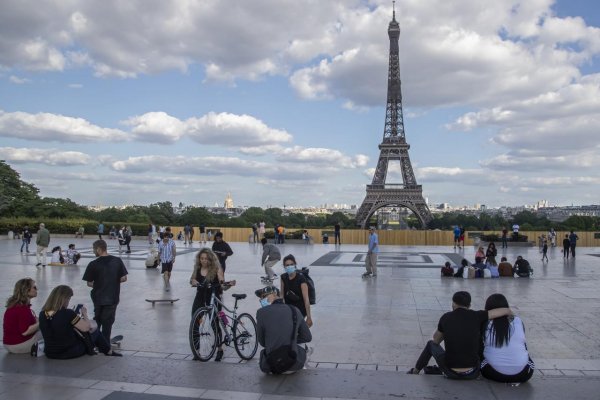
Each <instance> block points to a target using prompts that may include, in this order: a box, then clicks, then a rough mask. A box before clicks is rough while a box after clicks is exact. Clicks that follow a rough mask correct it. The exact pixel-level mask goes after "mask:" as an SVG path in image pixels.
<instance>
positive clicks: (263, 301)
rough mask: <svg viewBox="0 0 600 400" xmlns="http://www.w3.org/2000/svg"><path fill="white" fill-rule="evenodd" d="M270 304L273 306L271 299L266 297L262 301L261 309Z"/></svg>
mask: <svg viewBox="0 0 600 400" xmlns="http://www.w3.org/2000/svg"><path fill="white" fill-rule="evenodd" d="M269 304H271V303H269V299H267V298H266V297H265V298H264V299H260V306H261V307H266V306H268V305H269Z"/></svg>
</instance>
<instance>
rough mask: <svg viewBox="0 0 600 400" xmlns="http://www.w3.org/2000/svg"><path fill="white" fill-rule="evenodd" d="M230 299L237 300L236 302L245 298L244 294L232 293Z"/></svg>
mask: <svg viewBox="0 0 600 400" xmlns="http://www.w3.org/2000/svg"><path fill="white" fill-rule="evenodd" d="M231 297H233V298H234V299H238V300H242V299H245V298H246V294H245V293H242V294H240V293H234V294H232V295H231Z"/></svg>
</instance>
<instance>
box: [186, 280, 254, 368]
mask: <svg viewBox="0 0 600 400" xmlns="http://www.w3.org/2000/svg"><path fill="white" fill-rule="evenodd" d="M202 286H203V287H205V288H207V289H211V298H210V305H209V306H207V307H202V308H199V309H198V310H196V312H195V313H194V315H193V316H192V321H191V322H190V332H189V338H190V347H191V349H192V353H193V354H194V359H195V360H200V361H208V360H210V359H211V358H212V356H213V355H214V354H215V351H216V349H217V347H220V346H221V345H223V344H224V345H226V346H229V347H231V345H232V344H233V346H234V348H235V351H236V353H237V354H238V356H240V358H241V359H242V360H251V359H252V358H253V357H254V355H255V354H256V350H257V349H258V339H257V337H256V321H254V318H253V317H252V316H251V315H250V314H248V313H242V314H240V315H239V316H238V315H237V308H238V300H243V299H245V298H246V295H245V294H237V293H234V294H232V295H231V297H233V298H234V299H235V304H234V306H233V310H230V309H229V308H227V306H226V305H225V304H223V302H222V301H221V300H220V299H219V297H218V296H217V295H216V290H217V289H218V288H219V286H222V287H223V288H224V289H225V290H227V289H229V287H231V285H227V283H224V284H222V285H211V284H210V283H204V284H203V285H202ZM194 287H196V286H194ZM219 305H221V307H222V310H221V311H219V308H218V306H219Z"/></svg>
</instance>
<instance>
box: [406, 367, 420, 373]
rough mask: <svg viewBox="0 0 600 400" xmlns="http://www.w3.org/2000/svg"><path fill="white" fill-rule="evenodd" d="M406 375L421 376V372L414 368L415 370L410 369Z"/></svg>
mask: <svg viewBox="0 0 600 400" xmlns="http://www.w3.org/2000/svg"><path fill="white" fill-rule="evenodd" d="M406 373H407V374H408V375H418V374H419V372H418V371H417V369H416V368H414V367H413V368H411V369H409V370H408V371H406Z"/></svg>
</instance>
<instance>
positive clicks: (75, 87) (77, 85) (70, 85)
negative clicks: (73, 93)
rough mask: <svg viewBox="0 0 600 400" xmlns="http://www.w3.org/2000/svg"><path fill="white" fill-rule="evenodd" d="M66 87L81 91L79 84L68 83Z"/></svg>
mask: <svg viewBox="0 0 600 400" xmlns="http://www.w3.org/2000/svg"><path fill="white" fill-rule="evenodd" d="M67 86H68V87H69V88H70V89H81V88H82V87H83V85H82V84H81V83H69V84H68V85H67Z"/></svg>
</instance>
